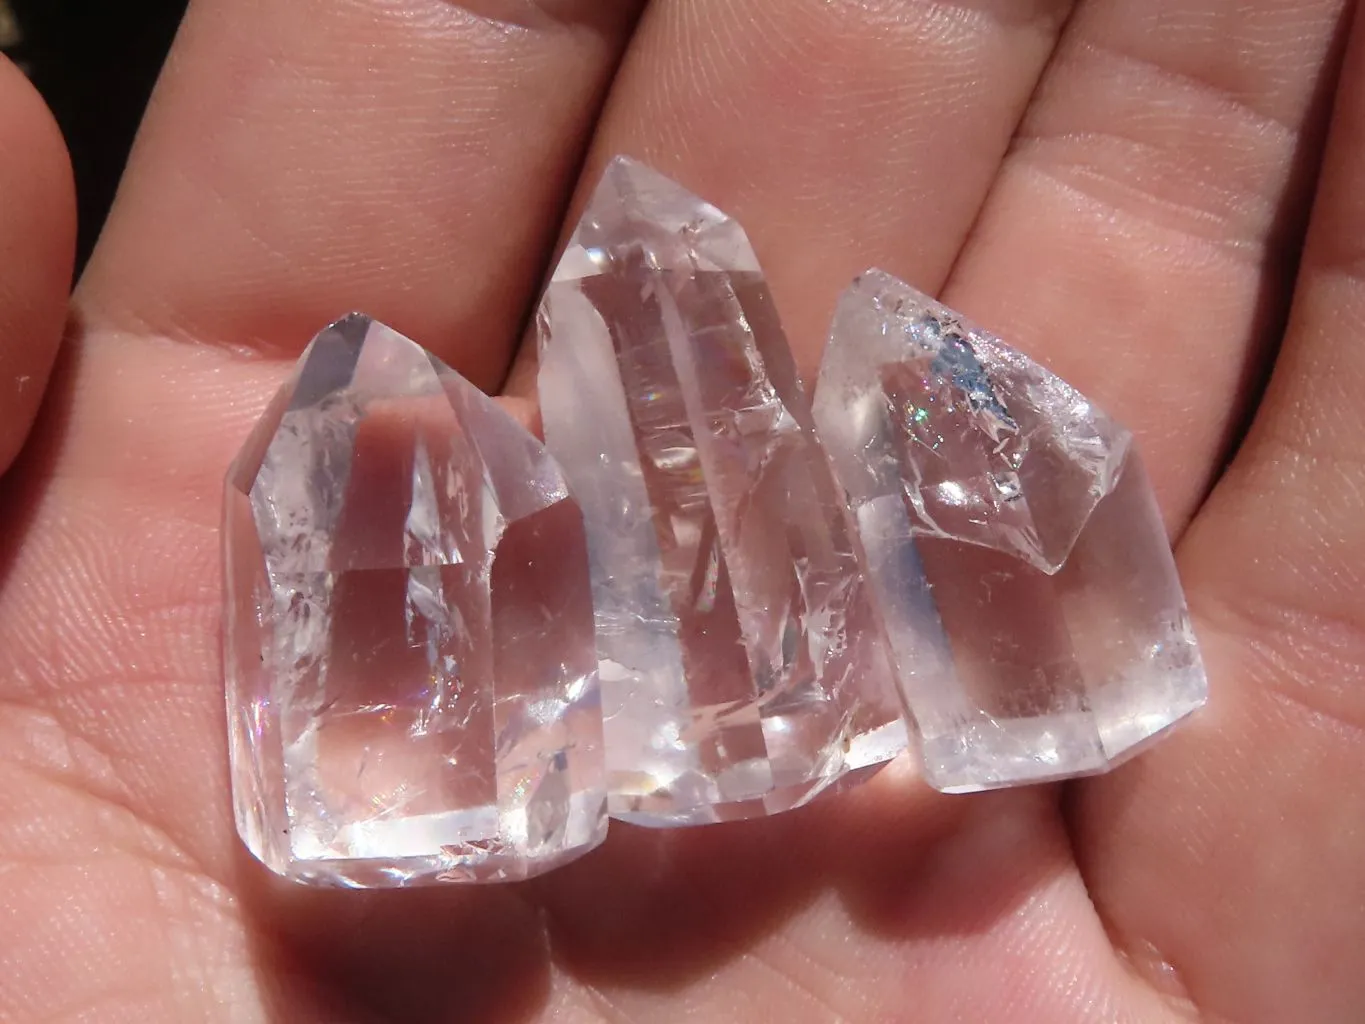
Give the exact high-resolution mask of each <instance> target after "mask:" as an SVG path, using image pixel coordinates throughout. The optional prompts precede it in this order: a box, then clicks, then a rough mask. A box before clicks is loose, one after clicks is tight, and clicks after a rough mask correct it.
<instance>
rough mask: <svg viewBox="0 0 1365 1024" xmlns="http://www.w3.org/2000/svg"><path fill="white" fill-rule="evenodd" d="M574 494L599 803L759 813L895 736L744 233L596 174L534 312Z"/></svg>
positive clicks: (861, 595) (839, 530) (641, 816)
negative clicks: (582, 538) (584, 531)
mask: <svg viewBox="0 0 1365 1024" xmlns="http://www.w3.org/2000/svg"><path fill="white" fill-rule="evenodd" d="M537 329H538V334H539V342H540V378H539V387H540V400H541V410H542V415H543V417H544V423H545V436H546V443H547V444H548V446H549V448H550V450H551V451H552V452H553V453H554V455H555V457H556V458H557V459H558V460H559V462H560V464H561V465H562V466H563V467H564V473H565V475H566V477H567V478H568V481H569V487H570V490H571V491H572V493H573V494H574V496H575V497H576V498H577V499H578V501H579V503H580V504H581V505H582V507H583V512H584V516H585V519H586V521H587V524H588V549H589V552H590V559H591V566H592V581H593V600H594V608H595V612H596V616H597V647H598V658H599V671H600V675H601V685H602V705H603V714H604V718H605V737H606V750H607V766H608V775H609V786H610V809H611V812H612V814H613V815H614V816H616V817H621V818H625V819H627V820H630V821H634V822H637V823H640V824H646V825H689V824H700V823H705V822H711V821H719V820H724V819H731V818H741V817H750V816H755V815H763V814H770V813H774V812H778V811H782V810H785V809H787V808H790V807H794V806H797V805H800V804H802V803H805V802H807V801H808V800H810V799H812V798H813V797H814V796H815V795H816V794H818V793H820V792H822V791H824V790H827V789H829V788H830V787H831V786H834V785H835V784H837V783H840V782H841V781H844V782H847V781H849V780H851V779H854V778H857V777H860V776H861V775H863V774H866V772H865V771H864V770H871V769H872V768H874V767H875V766H877V765H880V764H882V763H884V762H886V761H887V760H889V759H890V758H892V757H894V756H895V755H896V754H897V753H898V752H899V751H901V750H902V749H904V747H905V745H906V742H907V740H906V732H907V727H906V724H905V721H904V716H903V712H902V710H901V708H900V704H899V698H898V696H897V695H896V691H895V686H894V682H893V676H892V672H891V667H890V659H889V653H888V650H887V647H886V642H885V640H884V634H883V631H882V629H881V626H880V622H879V620H878V619H877V618H876V615H875V612H874V610H873V608H872V605H871V602H870V600H869V595H868V593H867V589H866V586H865V584H864V581H863V579H862V575H861V572H860V570H859V560H858V554H857V551H856V545H857V540H856V536H854V533H853V530H852V527H851V523H850V521H849V520H848V518H847V513H846V511H845V510H844V508H843V506H842V501H841V496H840V495H839V493H838V490H837V487H836V486H835V484H834V481H833V477H832V474H831V471H830V468H829V464H828V461H827V459H826V458H825V456H824V454H823V452H822V451H821V449H820V448H819V445H818V442H817V441H816V440H815V437H814V433H813V425H812V423H811V419H810V411H809V405H808V403H807V400H806V397H805V395H804V394H803V392H802V389H801V386H800V384H799V383H798V381H797V377H796V371H795V368H794V365H793V360H792V357H791V354H790V351H789V350H788V348H787V342H786V339H785V336H784V335H783V332H782V328H781V326H780V324H779V323H778V320H777V317H776V315H775V313H774V311H773V308H772V304H771V302H770V300H769V297H768V289H767V286H766V284H765V282H764V278H763V275H762V273H761V272H760V270H759V267H758V262H757V260H756V258H755V256H754V252H753V250H752V248H751V247H750V245H749V242H748V240H747V239H746V237H745V235H744V232H743V231H742V230H741V228H740V226H739V225H738V224H737V223H735V222H734V221H733V220H731V219H730V218H729V217H727V216H726V215H725V214H723V213H721V212H720V211H719V210H717V209H716V208H715V207H713V206H710V205H708V204H706V203H705V202H703V201H701V200H700V199H698V198H697V197H696V196H693V195H691V194H690V193H688V192H686V191H685V190H683V189H682V188H681V187H680V186H678V185H676V184H674V183H673V182H672V181H669V180H668V179H666V178H663V177H661V176H660V175H658V174H657V173H655V172H653V171H650V170H648V169H647V168H645V167H643V166H642V165H640V164H638V163H635V162H633V161H630V160H627V159H624V158H620V159H617V160H616V161H615V162H613V163H612V164H611V165H610V166H609V167H608V169H607V171H606V174H605V177H604V178H603V181H602V183H601V185H600V186H599V187H598V189H597V191H596V194H595V195H594V196H593V198H592V200H591V202H590V204H589V206H588V208H587V211H586V212H585V213H584V215H583V219H582V221H581V222H580V224H579V225H578V228H577V230H576V232H575V233H574V235H573V238H572V240H571V241H570V243H569V245H568V248H567V250H566V251H565V253H564V257H563V259H562V260H561V262H560V264H559V267H558V269H557V270H556V271H555V273H554V277H553V280H552V282H551V284H550V285H549V287H548V289H547V291H546V294H545V297H544V300H543V302H542V304H541V307H540V311H539V316H538V318H537Z"/></svg>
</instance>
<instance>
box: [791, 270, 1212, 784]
mask: <svg viewBox="0 0 1365 1024" xmlns="http://www.w3.org/2000/svg"><path fill="white" fill-rule="evenodd" d="M814 414H815V420H816V423H817V426H818V429H819V432H820V437H821V440H822V441H823V443H824V444H825V446H826V448H827V450H828V451H829V453H830V457H831V458H832V459H833V462H834V465H835V470H836V474H837V476H838V477H839V478H840V481H841V483H842V484H843V486H844V487H845V488H846V490H847V496H848V499H849V505H850V507H851V509H852V510H853V512H854V514H855V516H856V519H857V522H858V530H859V534H860V536H861V539H862V542H863V547H864V550H865V552H866V557H867V559H868V573H869V578H870V580H871V581H872V585H873V588H874V592H875V594H876V597H877V601H878V604H879V605H880V607H881V610H882V613H883V615H884V618H885V622H886V626H887V630H888V633H889V635H890V639H891V644H892V647H893V650H894V653H895V657H896V663H897V666H898V669H899V675H900V680H901V685H902V688H903V691H904V693H905V697H906V700H907V703H908V704H909V707H910V710H911V712H912V714H913V716H914V718H915V721H916V724H917V725H918V728H919V731H920V734H921V738H922V742H923V753H924V760H925V774H926V776H927V778H928V779H929V781H930V782H931V783H933V784H934V785H935V786H937V787H939V788H941V789H944V790H948V791H953V792H966V791H971V790H977V789H988V788H992V787H996V786H1002V785H1009V784H1014V783H1024V782H1037V781H1041V780H1044V779H1050V778H1060V777H1064V776H1070V775H1079V774H1086V773H1091V772H1096V771H1102V770H1104V769H1105V768H1108V767H1110V766H1111V765H1112V764H1114V763H1115V762H1116V761H1118V760H1120V759H1121V758H1123V757H1124V756H1126V755H1128V754H1130V753H1132V752H1134V751H1135V750H1136V749H1137V748H1138V747H1139V746H1141V745H1142V744H1143V743H1144V742H1145V741H1147V740H1149V739H1150V738H1151V737H1153V736H1154V735H1156V734H1157V733H1159V732H1160V731H1162V730H1163V729H1165V728H1166V727H1167V726H1169V725H1171V724H1172V723H1174V722H1176V721H1177V720H1178V719H1180V718H1182V717H1183V716H1185V715H1187V714H1189V713H1190V712H1191V711H1193V710H1194V709H1195V708H1197V707H1199V706H1200V705H1201V704H1202V703H1203V702H1204V699H1205V693H1206V685H1205V679H1204V672H1203V668H1202V666H1201V663H1200V659H1199V653H1198V650H1197V648H1196V646H1195V640H1194V636H1193V633H1192V631H1191V628H1190V619H1189V615H1188V613H1187V611H1186V606H1185V598H1184V594H1183V593H1182V591H1181V588H1180V581H1179V578H1178V577H1177V575H1176V568H1175V561H1174V559H1173V557H1172V555H1171V549H1170V544H1169V542H1168V540H1167V537H1166V532H1165V529H1164V527H1163V526H1162V521H1161V517H1160V514H1159V513H1158V510H1157V506H1156V501H1155V499H1154V497H1153V494H1152V490H1151V487H1150V485H1149V484H1148V482H1147V477H1146V474H1145V473H1144V471H1143V468H1142V463H1141V462H1140V461H1139V459H1138V455H1137V452H1136V451H1135V450H1134V448H1133V445H1132V442H1131V437H1130V435H1129V434H1128V432H1127V431H1126V430H1124V429H1123V428H1122V427H1120V426H1119V425H1118V424H1116V423H1115V422H1114V421H1113V420H1111V419H1110V418H1108V417H1107V416H1106V415H1105V414H1104V413H1103V412H1101V411H1100V410H1098V409H1097V408H1095V406H1094V405H1092V404H1091V403H1090V402H1089V401H1087V400H1086V399H1085V398H1084V397H1083V396H1082V395H1080V394H1079V393H1078V392H1076V390H1075V389H1074V388H1072V387H1071V386H1069V385H1068V384H1067V383H1066V382H1064V381H1062V380H1061V379H1059V378H1058V377H1056V376H1054V375H1053V374H1051V373H1049V372H1048V371H1047V370H1045V369H1043V367H1041V366H1039V365H1038V364H1037V363H1034V362H1033V361H1031V360H1030V359H1028V357H1026V356H1024V355H1023V354H1021V353H1019V352H1017V351H1015V350H1014V349H1012V348H1010V347H1008V346H1007V345H1005V344H1003V343H1002V342H1001V341H999V340H998V339H996V338H994V337H992V336H991V335H989V334H987V333H986V332H984V331H982V330H980V329H979V328H976V327H974V326H973V325H971V324H968V323H966V322H965V321H964V320H963V319H962V318H961V317H959V316H958V315H957V314H955V313H953V312H951V311H950V310H948V309H946V308H944V307H943V306H941V305H939V304H938V303H936V302H934V301H933V300H931V299H929V298H927V297H926V296H924V295H922V294H920V293H919V292H917V291H915V290H914V289H913V288H911V287H910V286H909V285H906V284H904V283H903V282H901V281H898V280H896V279H895V278H893V277H890V276H889V275H886V274H883V273H880V272H877V271H871V272H869V273H867V274H865V275H864V276H863V277H861V278H860V279H859V280H858V281H856V282H855V283H854V285H853V287H852V288H850V289H849V290H848V291H847V292H846V293H845V295H844V297H843V298H842V300H841V301H840V304H839V307H838V311H837V312H836V315H835V319H834V326H833V328H832V331H831V336H830V342H829V347H828V349H827V350H826V354H825V359H824V364H823V366H822V368H821V371H820V378H819V383H818V387H817V389H816V397H815V403H814Z"/></svg>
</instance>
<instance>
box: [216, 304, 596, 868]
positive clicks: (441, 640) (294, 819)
mask: <svg viewBox="0 0 1365 1024" xmlns="http://www.w3.org/2000/svg"><path fill="white" fill-rule="evenodd" d="M224 549H225V556H226V557H225V562H226V590H227V602H226V622H225V648H226V651H225V653H226V664H227V689H228V714H229V730H230V743H231V754H232V769H233V790H234V797H235V802H236V810H237V827H238V830H239V832H240V833H241V836H242V838H243V840H244V841H245V842H246V844H247V846H248V847H250V849H251V851H252V852H253V853H254V854H255V855H256V856H257V857H258V858H260V859H261V860H262V861H263V862H264V863H265V864H266V865H267V866H268V867H270V868H271V869H272V870H274V871H276V872H278V873H280V874H283V875H286V876H289V877H292V878H298V879H304V880H310V881H315V882H319V883H328V884H337V885H362V886H368V885H404V884H409V883H413V882H418V881H424V880H436V879H451V880H473V881H498V880H503V879H515V878H524V877H527V876H529V875H533V874H537V873H539V872H542V871H545V870H547V869H549V868H551V867H554V866H555V865H557V864H559V863H562V862H564V861H565V860H568V859H570V858H572V857H574V856H576V855H578V854H580V853H582V852H585V851H586V850H588V849H590V848H591V847H592V846H594V845H596V844H597V843H598V842H599V841H600V840H601V839H602V838H603V836H604V835H605V830H606V816H605V802H606V790H605V773H604V767H603V760H602V750H601V706H600V702H599V699H598V693H597V682H596V658H595V655H594V653H593V622H592V611H591V590H590V587H589V583H588V574H587V549H586V543H585V538H584V534H583V526H582V516H581V513H580V512H579V509H578V507H577V505H576V504H575V503H574V502H573V501H572V499H570V498H569V496H568V491H567V488H566V486H565V483H564V480H563V478H562V476H561V474H560V472H559V470H558V468H557V467H556V465H555V463H554V462H553V460H552V459H551V458H550V457H549V456H548V455H547V454H546V452H545V450H544V449H543V448H542V447H541V445H540V444H539V442H537V441H536V440H535V438H533V437H532V436H531V435H530V434H529V433H527V432H526V431H525V430H524V429H522V427H521V426H519V425H518V424H517V423H516V422H515V421H514V420H513V419H512V418H511V417H510V416H509V415H508V414H507V413H506V412H504V411H503V410H502V409H501V408H500V407H499V406H498V405H496V404H495V403H494V402H493V401H492V400H491V399H489V398H487V397H486V396H484V395H483V394H482V393H480V392H479V391H478V389H476V388H475V387H474V386H473V385H472V384H470V383H468V382H467V381H465V380H464V379H463V378H461V377H460V376H459V375H458V374H456V373H455V372H454V371H453V370H451V369H449V368H448V367H446V366H444V365H443V364H442V363H440V362H439V361H438V360H437V359H435V358H434V357H432V356H430V355H429V354H427V353H426V352H424V351H423V350H422V349H421V348H420V347H419V346H418V345H416V344H415V343H413V342H411V341H409V340H408V339H407V338H404V337H403V336H402V335H399V334H397V333H395V332H394V331H392V330H389V329H388V328H386V327H384V326H382V325H380V324H377V323H374V322H372V321H371V320H369V319H367V318H365V317H362V316H352V317H348V318H347V319H345V320H342V321H340V322H339V323H337V324H335V325H333V326H332V327H331V328H329V329H327V330H325V331H323V332H322V333H321V334H319V335H318V337H317V338H315V339H314V341H313V343H312V344H311V345H310V346H309V348H308V350H307V351H306V352H305V353H304V354H303V357H302V359H301V360H300V361H299V365H298V369H297V370H296V372H295V374H294V376H293V378H292V379H291V380H290V382H289V383H288V384H286V385H285V387H284V388H283V389H282V390H281V391H280V393H279V394H278V395H277V396H276V398H275V400H274V402H273V403H272V404H271V405H270V407H269V408H268V409H267V411H266V413H265V415H264V417H263V418H262V419H261V421H260V422H259V423H258V424H257V426H256V428H255V430H254V431H253V433H252V435H251V437H250V438H249V439H248V441H247V443H246V445H245V447H244V448H243V449H242V451H241V453H240V454H239V455H238V457H237V460H236V461H235V462H234V464H233V466H232V468H231V470H230V471H229V473H228V480H227V488H226V516H225V523H224Z"/></svg>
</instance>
